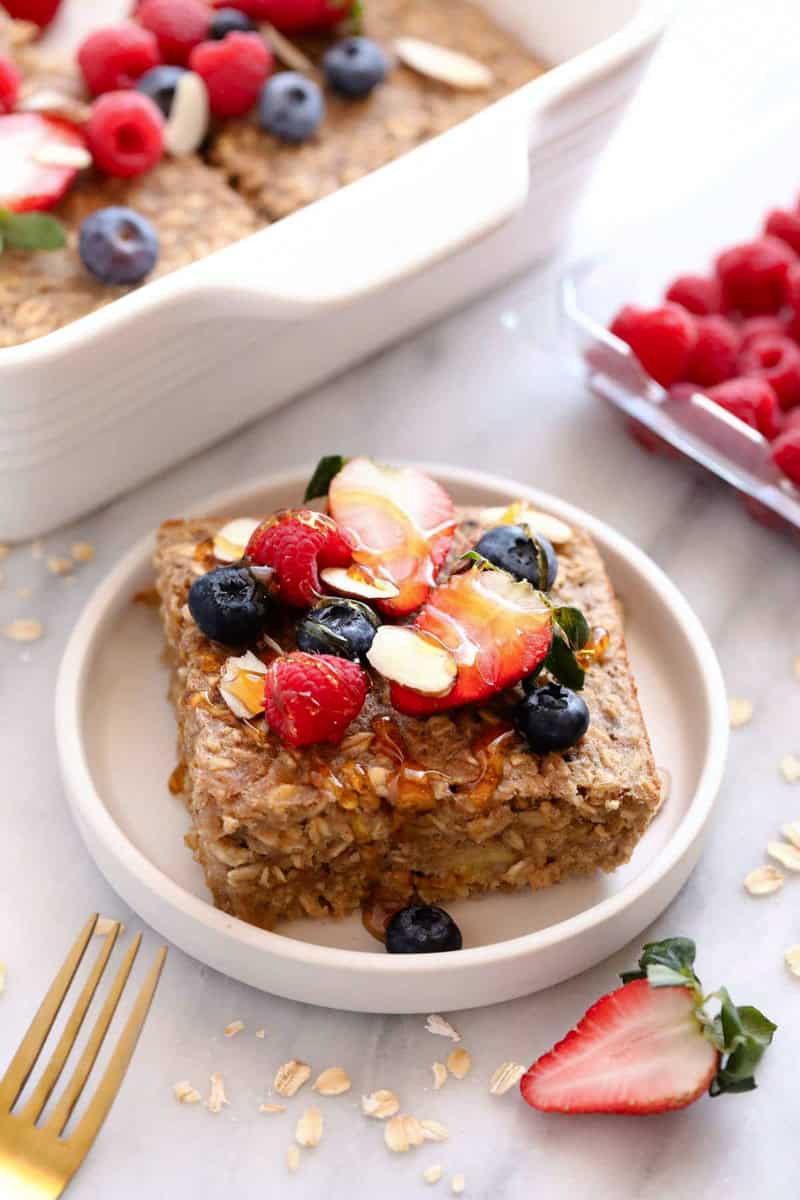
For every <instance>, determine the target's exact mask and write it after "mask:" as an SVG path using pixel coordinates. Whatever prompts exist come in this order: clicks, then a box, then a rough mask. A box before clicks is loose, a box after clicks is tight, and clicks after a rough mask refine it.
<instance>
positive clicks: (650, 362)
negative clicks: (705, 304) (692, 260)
mask: <svg viewBox="0 0 800 1200" xmlns="http://www.w3.org/2000/svg"><path fill="white" fill-rule="evenodd" d="M611 332H612V333H614V334H616V335H617V337H618V338H621V339H622V341H623V342H627V343H628V345H629V346H630V348H631V350H632V351H633V353H634V354H635V355H636V357H637V358H638V359H639V362H640V363H641V364H642V366H643V367H644V369H645V371H647V373H648V374H649V375H652V377H653V379H655V380H657V381H658V383H660V384H662V386H663V387H670V386H671V385H672V384H673V383H677V381H678V380H679V379H685V378H686V371H687V368H688V366H689V359H690V356H691V353H692V350H693V349H694V345H695V342H696V341H697V329H696V321H695V318H694V317H693V316H692V315H691V314H690V313H687V312H686V310H685V309H683V308H681V307H680V305H678V304H664V305H663V306H662V307H661V308H653V309H643V308H635V307H634V306H633V305H632V304H629V305H626V307H625V308H623V309H622V310H621V312H619V313H618V314H617V316H616V317H615V318H614V320H613V321H612V323H611Z"/></svg>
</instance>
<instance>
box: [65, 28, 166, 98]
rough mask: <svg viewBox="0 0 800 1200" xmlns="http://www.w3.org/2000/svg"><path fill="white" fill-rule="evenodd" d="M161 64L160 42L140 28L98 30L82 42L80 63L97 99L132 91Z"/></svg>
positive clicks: (90, 89) (87, 83)
mask: <svg viewBox="0 0 800 1200" xmlns="http://www.w3.org/2000/svg"><path fill="white" fill-rule="evenodd" d="M160 62H161V55H160V54H159V52H158V42H157V41H156V39H155V38H154V37H153V35H152V33H150V31H149V30H148V29H142V28H141V27H140V26H139V25H115V26H113V27H112V28H110V29H96V30H95V32H94V33H90V34H89V36H88V37H87V38H86V39H85V41H84V42H82V44H81V47H80V49H79V51H78V64H79V66H80V68H81V71H82V72H83V78H84V79H85V80H86V86H87V87H88V89H89V91H90V92H91V93H92V95H93V96H100V95H101V94H102V93H103V92H114V91H117V90H118V89H119V88H130V87H133V85H134V84H135V83H136V80H137V79H138V78H139V76H140V75H144V73H145V71H149V70H150V68H151V67H156V66H158V64H159V63H160Z"/></svg>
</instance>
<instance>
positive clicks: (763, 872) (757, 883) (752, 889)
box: [744, 867, 783, 896]
mask: <svg viewBox="0 0 800 1200" xmlns="http://www.w3.org/2000/svg"><path fill="white" fill-rule="evenodd" d="M744 887H745V891H747V892H749V893H750V895H751V896H769V895H771V894H772V893H773V892H777V891H780V889H781V888H782V887H783V876H782V875H781V873H780V871H779V870H778V868H777V867H756V869H755V870H754V871H750V872H749V873H748V874H747V875H745V877H744Z"/></svg>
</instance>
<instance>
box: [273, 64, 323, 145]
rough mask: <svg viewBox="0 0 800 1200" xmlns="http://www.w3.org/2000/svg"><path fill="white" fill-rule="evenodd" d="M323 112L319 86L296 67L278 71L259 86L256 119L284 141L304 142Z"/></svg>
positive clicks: (317, 123)
mask: <svg viewBox="0 0 800 1200" xmlns="http://www.w3.org/2000/svg"><path fill="white" fill-rule="evenodd" d="M324 115H325V101H324V99H323V96H322V89H321V88H320V86H319V84H317V83H315V82H314V80H313V79H306V77H305V75H301V74H300V72H299V71H281V72H280V73H279V74H277V75H273V76H272V77H271V78H270V79H268V80H267V82H266V83H265V84H264V86H263V88H262V89H261V96H260V98H259V101H258V119H259V122H260V124H261V128H262V129H266V131H267V133H274V134H275V136H276V137H279V138H281V140H282V141H284V142H304V141H306V139H307V138H310V137H311V135H312V134H313V133H315V132H316V130H317V128H318V127H319V123H320V121H321V120H322V118H323V116H324Z"/></svg>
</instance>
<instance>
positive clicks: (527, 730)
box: [514, 683, 589, 754]
mask: <svg viewBox="0 0 800 1200" xmlns="http://www.w3.org/2000/svg"><path fill="white" fill-rule="evenodd" d="M514 724H515V725H516V727H517V731H518V732H519V733H520V734H521V735H522V736H523V737H524V738H525V740H526V741H527V743H528V745H529V746H530V748H531V750H533V751H534V752H535V753H536V754H550V753H551V751H553V750H568V749H569V747H570V746H574V745H575V743H576V742H577V741H578V740H579V739H580V738H582V737H583V735H584V734H585V733H586V730H587V729H588V728H589V709H588V708H587V707H586V701H585V700H583V699H582V698H581V697H580V696H578V695H576V693H575V692H573V691H570V689H569V688H565V687H562V685H561V684H560V683H548V684H545V685H544V687H537V688H534V689H533V691H532V692H530V693H529V694H528V695H527V696H526V697H525V699H524V700H521V701H520V703H519V704H518V705H517V707H516V708H515V709H514Z"/></svg>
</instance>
